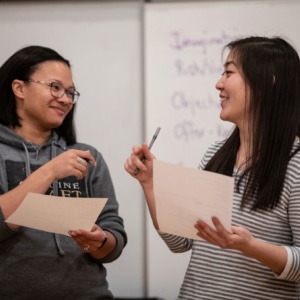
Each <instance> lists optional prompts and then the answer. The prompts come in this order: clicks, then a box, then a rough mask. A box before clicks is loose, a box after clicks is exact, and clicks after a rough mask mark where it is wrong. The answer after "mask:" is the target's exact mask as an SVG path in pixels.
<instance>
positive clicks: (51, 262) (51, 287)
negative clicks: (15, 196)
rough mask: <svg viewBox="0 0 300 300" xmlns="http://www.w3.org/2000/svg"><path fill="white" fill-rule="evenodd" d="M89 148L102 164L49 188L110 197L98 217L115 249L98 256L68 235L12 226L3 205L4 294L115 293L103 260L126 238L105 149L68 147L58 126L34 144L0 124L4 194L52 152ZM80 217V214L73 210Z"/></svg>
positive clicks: (54, 299)
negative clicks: (41, 142) (44, 140)
mask: <svg viewBox="0 0 300 300" xmlns="http://www.w3.org/2000/svg"><path fill="white" fill-rule="evenodd" d="M68 148H69V149H70V148H74V149H80V150H90V152H91V154H92V155H93V156H94V157H95V159H96V162H97V166H96V167H93V166H91V165H89V170H88V175H87V176H86V177H85V178H83V179H82V180H77V179H76V178H75V177H68V178H64V179H62V180H59V181H55V182H53V183H52V185H51V186H50V187H49V189H48V191H47V193H46V194H53V195H57V196H64V197H82V198H85V197H103V198H108V201H107V204H106V205H105V207H104V209H103V211H102V213H101V214H100V216H99V217H98V219H97V221H96V223H97V224H98V225H99V226H100V227H101V228H102V229H104V230H107V231H110V232H111V233H112V234H113V235H114V236H115V237H116V239H117V246H116V249H115V250H114V251H113V252H112V253H111V254H110V255H109V256H107V257H105V258H104V259H102V260H98V261H96V260H95V259H93V258H92V257H91V256H90V255H89V254H86V253H84V252H83V251H82V250H81V249H80V248H79V247H78V245H77V244H76V243H75V242H74V240H73V239H72V238H71V237H69V236H65V235H59V234H53V233H48V232H44V231H40V230H35V229H31V228H27V227H21V228H20V229H19V230H18V231H13V230H11V229H9V228H8V226H7V225H6V223H5V222H4V217H3V214H2V211H1V208H0V299H1V300H6V299H9V300H14V299H18V300H20V299H39V300H48V299H49V300H50V299H51V300H60V299H64V300H68V299H72V300H75V299H80V300H81V299H82V300H88V299H113V296H112V293H111V291H110V290H109V288H108V282H107V280H106V269H105V267H104V266H103V263H108V262H112V261H114V260H115V259H116V258H118V257H119V255H120V254H121V252H122V250H123V248H124V246H125V245H126V243H127V236H126V233H125V230H124V225H123V220H122V218H121V217H120V216H119V214H118V208H119V206H118V202H117V201H116V197H115V192H114V187H113V183H112V180H111V177H110V173H109V169H108V167H107V165H106V163H105V161H104V159H103V157H102V155H101V154H100V153H99V152H98V151H97V150H96V149H95V148H93V147H91V146H89V145H86V144H82V143H77V144H75V145H72V146H71V147H70V146H69V147H67V145H66V143H65V141H64V139H63V138H61V137H59V136H58V135H57V133H55V132H53V134H52V137H51V139H49V141H48V143H47V144H46V145H44V146H43V147H39V146H37V145H33V144H31V143H29V142H27V141H25V140H24V139H22V138H21V137H20V136H18V135H16V134H15V132H14V131H12V130H10V129H9V128H7V127H5V126H3V125H1V124H0V194H4V193H5V192H7V191H9V190H11V189H13V188H14V187H16V186H17V185H19V184H20V183H22V181H23V180H24V179H25V178H26V177H27V176H29V174H30V172H33V171H35V170H36V169H37V168H39V167H40V166H41V165H43V164H45V163H46V162H48V161H49V160H51V158H53V157H55V156H57V155H59V154H60V153H62V152H63V151H66V150H67V149H68ZM74 218H76V216H74Z"/></svg>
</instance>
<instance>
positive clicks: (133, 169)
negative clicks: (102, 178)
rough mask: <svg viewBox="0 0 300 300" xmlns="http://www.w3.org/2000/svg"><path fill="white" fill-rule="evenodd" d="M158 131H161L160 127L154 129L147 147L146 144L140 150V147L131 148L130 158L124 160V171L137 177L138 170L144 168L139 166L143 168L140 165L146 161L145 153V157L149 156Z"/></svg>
mask: <svg viewBox="0 0 300 300" xmlns="http://www.w3.org/2000/svg"><path fill="white" fill-rule="evenodd" d="M160 129H161V128H160V127H158V128H157V129H156V131H155V133H154V135H153V137H152V140H151V142H150V143H149V145H148V146H147V145H146V144H143V145H142V147H141V148H140V147H134V148H133V150H132V154H131V156H130V157H129V158H128V159H127V160H126V162H125V164H124V168H125V170H126V171H127V172H128V173H129V174H131V175H132V176H137V175H138V174H139V172H140V168H141V169H144V167H141V166H143V165H142V164H143V163H144V161H145V159H146V157H145V153H146V154H147V155H151V153H150V149H151V147H152V146H153V143H154V142H155V140H156V138H157V136H158V134H159V132H160ZM147 152H148V153H147ZM141 153H142V154H143V155H142V156H141ZM152 157H154V156H152ZM139 167H140V168H139Z"/></svg>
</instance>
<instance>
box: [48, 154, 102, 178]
mask: <svg viewBox="0 0 300 300" xmlns="http://www.w3.org/2000/svg"><path fill="white" fill-rule="evenodd" d="M89 165H92V166H95V165H96V161H95V158H94V157H93V156H92V155H91V153H90V151H83V150H77V149H70V150H68V151H66V152H63V153H62V154H60V155H58V156H57V157H55V158H54V159H52V160H51V161H50V162H49V167H50V169H51V170H52V171H53V174H54V178H56V179H61V178H65V177H68V176H75V177H77V179H82V178H83V177H85V176H86V174H87V172H88V169H89Z"/></svg>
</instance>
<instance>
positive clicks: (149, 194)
mask: <svg viewBox="0 0 300 300" xmlns="http://www.w3.org/2000/svg"><path fill="white" fill-rule="evenodd" d="M142 188H143V191H144V195H145V198H146V201H147V206H148V209H149V213H150V216H151V219H152V222H153V225H154V227H155V229H156V230H159V226H158V221H157V216H156V206H155V197H154V191H153V187H152V186H143V185H142Z"/></svg>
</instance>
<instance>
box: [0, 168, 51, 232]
mask: <svg viewBox="0 0 300 300" xmlns="http://www.w3.org/2000/svg"><path fill="white" fill-rule="evenodd" d="M54 179H55V178H54V177H53V175H51V172H49V170H48V168H47V167H45V166H42V167H41V168H39V169H38V170H36V171H35V172H34V173H32V174H31V175H30V176H29V177H27V178H26V179H25V180H24V181H23V182H22V183H21V184H20V185H18V186H17V187H16V188H14V189H12V190H11V191H8V192H7V193H5V194H3V195H1V196H0V206H1V209H2V212H3V215H4V217H5V219H6V218H8V217H9V216H10V215H11V214H12V213H13V212H14V211H15V210H16V209H17V207H18V206H19V205H20V204H21V202H22V201H23V199H24V198H25V197H26V195H27V193H28V192H33V193H38V194H44V193H45V192H46V191H47V189H48V188H49V186H50V185H51V183H52V182H53V180H54ZM13 227H14V226H13Z"/></svg>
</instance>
